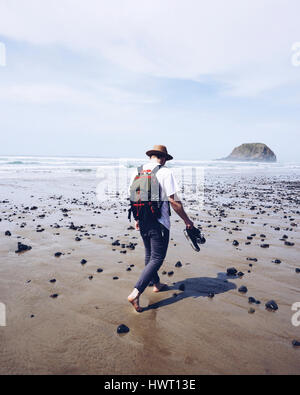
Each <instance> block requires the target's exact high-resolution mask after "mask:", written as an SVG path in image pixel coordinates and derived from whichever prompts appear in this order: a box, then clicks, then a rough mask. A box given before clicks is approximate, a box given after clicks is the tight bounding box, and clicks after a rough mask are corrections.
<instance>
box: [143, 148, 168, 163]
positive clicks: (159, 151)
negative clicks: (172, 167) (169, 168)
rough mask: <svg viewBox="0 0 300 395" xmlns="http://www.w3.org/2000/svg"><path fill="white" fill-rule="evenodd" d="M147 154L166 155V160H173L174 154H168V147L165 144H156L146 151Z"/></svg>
mask: <svg viewBox="0 0 300 395" xmlns="http://www.w3.org/2000/svg"><path fill="white" fill-rule="evenodd" d="M146 155H148V156H151V155H164V156H165V157H166V160H172V159H173V156H171V155H169V154H168V150H167V147H166V146H164V145H154V147H153V148H152V149H151V150H150V151H147V152H146Z"/></svg>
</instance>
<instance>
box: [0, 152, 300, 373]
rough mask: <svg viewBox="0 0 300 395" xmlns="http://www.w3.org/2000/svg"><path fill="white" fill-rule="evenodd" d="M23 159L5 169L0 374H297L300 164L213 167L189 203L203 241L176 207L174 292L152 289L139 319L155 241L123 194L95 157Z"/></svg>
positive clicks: (170, 276) (0, 209)
mask: <svg viewBox="0 0 300 395" xmlns="http://www.w3.org/2000/svg"><path fill="white" fill-rule="evenodd" d="M18 161H20V159H18V160H15V161H14V162H15V163H14V164H13V162H12V161H11V162H10V164H8V165H7V166H5V168H4V167H3V169H4V170H3V171H2V172H1V173H0V190H1V195H0V218H1V221H0V235H1V236H0V302H1V303H3V304H4V305H5V306H6V326H5V327H0V374H124V375H133V374H153V375H158V374H176V375H179V374H299V373H300V347H297V346H293V344H292V342H293V341H294V340H296V341H300V326H298V327H297V326H294V325H293V324H292V316H293V314H294V313H295V312H293V311H292V305H293V304H294V303H296V302H300V292H299V291H300V288H299V284H300V273H299V271H300V270H297V269H300V261H299V256H300V243H299V241H300V240H299V226H300V215H299V214H300V211H299V210H300V209H299V203H300V200H299V196H300V195H299V193H300V167H299V166H298V167H297V166H294V167H284V166H282V167H280V166H279V167H278V166H277V167H276V165H274V166H273V167H272V166H271V165H270V166H263V165H261V164H259V165H257V166H253V167H251V166H249V167H247V168H245V166H244V167H243V166H242V165H241V166H240V167H239V165H238V164H236V165H234V167H232V166H231V167H230V168H229V165H227V167H226V166H225V167H223V168H222V164H218V166H219V167H218V168H217V169H216V170H214V168H213V167H211V166H208V165H207V166H202V170H201V171H202V172H203V173H202V172H201V174H204V200H203V204H199V200H198V196H197V193H198V192H197V191H194V194H193V193H188V194H187V193H186V194H185V195H184V196H183V203H184V206H185V207H186V210H187V212H188V213H189V214H190V216H191V218H192V219H193V220H194V223H195V225H197V226H198V225H199V226H201V228H202V231H203V233H204V235H205V237H206V244H204V245H203V246H201V251H200V252H199V253H197V252H195V251H194V250H192V248H191V247H190V245H189V244H188V242H187V240H186V239H185V237H184V234H183V229H184V224H183V222H182V221H181V220H180V219H179V217H177V216H176V214H175V213H174V212H172V216H171V224H172V227H171V240H170V245H169V250H168V254H167V257H166V260H165V263H164V265H163V266H162V268H161V270H160V277H161V280H162V281H163V282H166V283H167V284H168V285H169V289H168V290H166V291H164V292H160V293H158V294H155V293H153V291H152V288H151V287H148V288H147V290H146V291H145V293H144V294H143V295H142V297H141V306H142V307H144V308H145V309H144V311H143V312H142V313H140V314H139V313H136V312H135V311H134V310H133V309H132V306H131V305H130V304H129V303H128V301H127V296H128V294H129V293H130V292H131V290H132V288H133V287H134V285H135V283H136V280H137V279H138V277H139V275H140V273H141V271H142V269H143V265H144V256H143V254H144V249H143V245H142V240H141V238H140V236H139V233H138V232H137V231H136V230H134V229H133V223H129V222H128V219H127V208H128V202H127V201H126V199H125V197H124V196H123V195H122V196H121V197H120V198H119V199H118V198H117V197H115V198H112V196H108V197H107V199H106V200H103V201H100V200H99V196H98V194H97V187H98V184H99V179H97V177H96V174H97V173H96V167H97V164H96V163H94V162H93V161H92V163H91V164H90V166H87V163H86V162H85V163H84V165H82V166H81V165H80V164H74V165H73V164H72V166H69V167H68V169H69V170H70V171H69V172H67V171H66V169H65V168H64V167H63V166H62V164H61V163H60V164H57V166H55V169H54V167H53V165H51V164H50V165H49V166H46V165H40V164H37V163H36V162H35V159H33V160H32V159H31V162H34V163H35V164H34V163H33V164H32V165H28V166H27V167H26V168H23V167H21V168H20V166H19V165H20V164H19V165H18V163H16V162H18ZM75 162H76V160H75ZM56 163H58V162H56ZM133 163H135V162H134V161H133ZM196 165H197V164H191V163H189V168H191V167H193V166H196ZM178 166H180V167H182V166H181V164H180V163H178ZM185 166H187V165H186V164H185ZM198 166H199V164H198ZM131 167H132V166H130V167H129V170H130V171H132V169H131ZM203 167H204V170H203ZM24 169H25V170H24ZM53 169H54V170H53ZM61 169H63V170H62V171H61V172H59V170H61ZM0 170H1V168H0ZM75 170H77V171H75ZM126 172H127V170H126ZM126 174H127V173H126ZM198 205H199V206H198ZM116 240H119V243H116V244H120V245H112V243H114V242H115V241H116ZM18 243H22V244H23V245H26V246H29V247H31V249H28V250H26V251H22V252H19V253H16V252H15V251H16V250H17V249H18ZM57 253H61V254H57ZM55 255H56V256H55ZM83 260H84V261H83ZM178 262H180V263H181V265H179V264H177V263H178ZM229 268H235V269H236V274H235V275H228V273H227V269H229ZM172 272H173V273H172ZM238 273H239V274H238ZM237 274H238V275H237ZM243 286H244V287H246V292H241V290H244V291H245V289H243V288H242V289H241V287H243ZM250 297H252V298H254V299H253V300H252V299H251V300H252V303H249V298H250ZM251 300H250V301H251ZM269 301H275V302H276V304H277V306H278V309H277V310H276V311H271V309H266V306H265V305H266V303H267V302H269ZM121 324H124V325H126V326H127V327H128V328H129V329H130V331H129V332H128V333H126V334H118V333H117V328H118V326H119V325H121Z"/></svg>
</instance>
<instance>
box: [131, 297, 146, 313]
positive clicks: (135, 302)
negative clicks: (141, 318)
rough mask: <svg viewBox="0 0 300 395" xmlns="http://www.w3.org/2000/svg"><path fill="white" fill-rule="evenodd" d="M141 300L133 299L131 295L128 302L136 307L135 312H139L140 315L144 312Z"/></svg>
mask: <svg viewBox="0 0 300 395" xmlns="http://www.w3.org/2000/svg"><path fill="white" fill-rule="evenodd" d="M139 299H140V298H139V297H136V298H132V297H131V296H130V295H129V296H128V302H129V303H131V304H132V306H133V307H134V309H135V311H137V312H138V313H141V312H142V311H143V309H142V307H141V306H140V301H139Z"/></svg>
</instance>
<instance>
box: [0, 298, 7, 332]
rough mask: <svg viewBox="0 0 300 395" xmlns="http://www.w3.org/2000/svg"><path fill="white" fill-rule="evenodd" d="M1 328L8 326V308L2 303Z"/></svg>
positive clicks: (0, 313)
mask: <svg viewBox="0 0 300 395" xmlns="http://www.w3.org/2000/svg"><path fill="white" fill-rule="evenodd" d="M0 326H6V306H5V304H4V303H0Z"/></svg>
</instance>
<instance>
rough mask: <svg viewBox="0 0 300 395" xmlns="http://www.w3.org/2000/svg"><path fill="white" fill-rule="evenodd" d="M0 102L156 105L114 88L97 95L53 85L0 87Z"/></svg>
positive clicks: (101, 89)
mask: <svg viewBox="0 0 300 395" xmlns="http://www.w3.org/2000/svg"><path fill="white" fill-rule="evenodd" d="M0 100H4V101H6V102H9V101H12V102H14V103H18V102H19V103H29V104H51V103H52V104H59V103H64V104H71V105H81V106H82V105H84V106H90V107H93V108H97V107H101V105H102V106H103V104H105V103H106V104H126V105H131V104H142V105H144V104H156V103H158V102H159V100H158V99H157V98H155V97H151V96H146V95H141V94H137V93H134V92H129V91H126V90H122V89H118V88H116V87H110V86H105V85H103V86H101V87H100V89H99V90H98V92H97V94H93V93H90V92H84V91H80V90H76V89H73V88H71V87H68V86H65V85H55V84H41V83H34V84H12V85H6V86H2V87H1V91H0Z"/></svg>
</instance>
